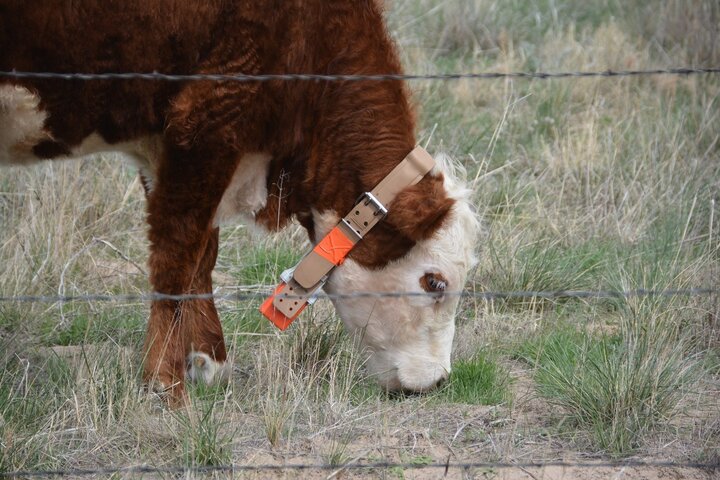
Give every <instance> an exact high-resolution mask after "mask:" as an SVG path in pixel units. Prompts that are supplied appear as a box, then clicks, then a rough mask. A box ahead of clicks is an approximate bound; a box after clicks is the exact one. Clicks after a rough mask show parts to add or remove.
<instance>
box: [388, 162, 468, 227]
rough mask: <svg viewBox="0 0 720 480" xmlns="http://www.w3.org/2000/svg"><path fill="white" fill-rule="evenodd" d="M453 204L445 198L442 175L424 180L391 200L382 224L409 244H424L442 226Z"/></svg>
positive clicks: (449, 199) (451, 200)
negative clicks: (410, 242) (403, 236)
mask: <svg viewBox="0 0 720 480" xmlns="http://www.w3.org/2000/svg"><path fill="white" fill-rule="evenodd" d="M454 203H455V200H453V199H452V198H449V197H448V196H447V192H446V191H445V187H444V186H443V178H442V175H438V176H434V177H429V176H428V177H425V178H424V179H423V180H422V181H420V183H418V184H417V185H414V186H412V187H408V188H406V189H404V190H403V191H402V192H400V193H399V194H398V196H397V197H395V200H393V201H392V202H391V203H390V208H389V210H390V211H389V213H388V217H387V219H386V221H387V222H388V223H389V224H391V225H392V226H394V227H395V228H397V229H398V231H399V232H400V233H402V234H403V235H405V236H406V237H408V238H410V239H411V240H414V241H419V240H424V239H426V238H429V237H430V236H432V235H433V234H434V233H435V232H436V231H437V229H438V228H440V227H441V226H442V223H443V221H444V220H445V219H446V218H447V216H448V212H450V209H451V208H452V206H453V204H454Z"/></svg>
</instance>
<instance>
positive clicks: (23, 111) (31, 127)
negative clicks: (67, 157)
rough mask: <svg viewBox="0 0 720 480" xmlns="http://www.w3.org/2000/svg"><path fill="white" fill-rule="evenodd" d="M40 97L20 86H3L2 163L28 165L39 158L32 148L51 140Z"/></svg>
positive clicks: (0, 107)
mask: <svg viewBox="0 0 720 480" xmlns="http://www.w3.org/2000/svg"><path fill="white" fill-rule="evenodd" d="M46 118H47V114H46V113H45V112H44V111H42V110H40V97H38V96H37V95H35V94H34V93H32V92H31V91H30V90H28V89H27V88H24V87H20V86H17V85H0V164H3V163H4V164H19V165H23V164H29V163H32V162H36V161H38V160H39V159H38V158H37V157H36V156H35V155H34V154H33V147H34V146H35V145H37V144H38V143H39V142H41V141H43V140H51V139H52V137H51V136H50V134H49V133H48V132H47V131H45V128H44V127H45V119H46Z"/></svg>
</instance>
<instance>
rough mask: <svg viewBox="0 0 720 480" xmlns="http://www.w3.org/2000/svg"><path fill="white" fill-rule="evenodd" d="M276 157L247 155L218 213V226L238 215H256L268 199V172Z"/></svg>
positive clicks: (233, 178) (260, 154) (236, 171)
mask: <svg viewBox="0 0 720 480" xmlns="http://www.w3.org/2000/svg"><path fill="white" fill-rule="evenodd" d="M271 158H272V157H270V155H268V154H267V153H250V154H247V155H245V156H243V157H242V158H241V159H240V162H239V163H238V167H237V169H236V170H235V173H234V174H233V177H232V180H230V185H228V187H227V189H226V190H225V193H224V194H223V197H222V200H221V201H220V205H219V206H218V209H217V212H216V213H215V220H214V223H215V226H218V225H222V224H227V223H230V222H232V221H234V220H237V219H238V217H240V218H243V217H244V218H245V219H251V220H252V219H253V218H254V216H255V213H256V212H257V211H258V210H260V209H261V208H263V207H264V206H265V205H266V203H267V174H268V168H269V167H270V160H271Z"/></svg>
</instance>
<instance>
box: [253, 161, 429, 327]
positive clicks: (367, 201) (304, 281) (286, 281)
mask: <svg viewBox="0 0 720 480" xmlns="http://www.w3.org/2000/svg"><path fill="white" fill-rule="evenodd" d="M434 166H435V161H434V160H433V158H432V157H431V156H430V154H429V153H428V152H426V151H425V149H424V148H422V147H416V148H415V149H414V150H413V151H412V152H410V153H409V154H408V156H407V157H405V159H404V160H403V161H402V162H400V164H399V165H398V166H397V167H395V168H394V169H393V171H392V172H390V173H389V174H388V176H387V177H385V178H384V179H383V180H382V181H381V182H380V183H379V184H378V185H377V186H376V187H375V188H374V189H373V190H372V191H370V192H365V193H363V194H362V195H361V196H360V198H359V199H358V201H357V203H356V204H355V206H354V207H353V209H352V210H351V211H350V213H348V214H347V215H345V218H343V219H342V220H340V223H338V224H337V225H336V226H335V227H334V228H333V229H332V230H330V233H328V234H327V235H326V236H325V237H324V238H323V239H322V240H320V242H319V243H318V244H317V245H315V248H313V250H312V251H311V252H310V253H308V254H307V255H306V256H305V257H304V258H303V259H302V260H300V263H298V264H297V265H296V266H295V267H294V268H291V269H290V270H286V271H285V272H283V274H282V280H283V281H282V283H281V284H280V285H279V286H278V287H277V288H276V289H275V292H274V293H273V294H272V295H271V296H270V297H269V298H268V299H267V300H265V302H263V304H262V306H261V307H260V312H261V313H262V314H263V315H265V317H267V318H268V320H270V321H271V322H272V323H273V324H275V326H276V327H278V328H279V329H280V330H285V329H286V328H288V327H289V326H290V324H291V323H292V322H293V320H295V319H296V318H297V317H298V316H299V315H300V312H302V311H303V310H304V309H305V307H307V306H308V305H310V304H312V303H313V302H314V301H315V298H316V294H317V292H318V290H319V289H320V288H321V287H322V286H323V285H324V284H325V282H326V281H327V279H328V276H329V275H330V272H332V270H333V268H335V267H337V266H338V265H341V264H342V263H343V261H345V258H346V257H347V256H348V254H349V253H350V250H352V248H353V247H354V246H355V245H356V244H357V243H358V242H359V241H360V240H362V239H363V237H364V236H365V235H367V233H368V232H369V231H370V230H371V229H372V228H373V227H374V226H375V225H376V224H377V223H378V222H379V221H380V220H382V219H383V218H385V216H386V215H387V214H388V210H387V207H386V205H389V204H390V202H392V201H393V200H394V199H395V197H396V196H397V194H398V193H400V191H401V190H403V189H404V188H406V187H409V186H412V185H415V184H416V183H418V182H419V181H420V180H421V179H422V178H423V177H424V176H425V175H427V173H428V172H429V171H430V170H432V168H433V167H434Z"/></svg>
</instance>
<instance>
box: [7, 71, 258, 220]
mask: <svg viewBox="0 0 720 480" xmlns="http://www.w3.org/2000/svg"><path fill="white" fill-rule="evenodd" d="M46 118H47V113H46V112H44V111H43V110H41V109H40V98H39V97H38V96H37V95H36V94H34V93H32V92H31V91H29V90H28V89H26V88H24V87H21V86H16V85H0V165H2V164H6V165H8V164H17V165H27V164H30V163H34V162H37V161H40V160H42V159H41V158H38V157H37V156H36V155H35V154H34V153H33V147H35V145H37V144H39V143H41V142H44V141H52V140H53V138H52V135H51V134H50V133H49V132H48V131H47V130H46V129H45V128H44V125H45V120H46ZM104 152H119V153H123V154H125V156H126V157H127V158H129V159H130V160H131V161H132V163H133V164H135V166H136V167H137V168H138V170H139V171H140V174H141V175H142V177H143V181H144V182H145V187H146V188H147V189H148V190H149V191H152V189H153V187H154V185H155V183H156V181H157V180H156V170H157V165H158V159H159V158H161V157H162V155H163V146H162V137H160V136H159V135H155V136H146V137H141V138H138V139H135V140H132V141H126V142H121V143H115V144H112V145H109V144H107V143H106V142H105V141H104V140H103V139H102V137H100V135H98V134H92V135H90V136H88V137H87V138H86V139H85V140H84V141H83V142H82V143H81V144H80V145H78V146H76V147H73V148H72V149H71V154H70V155H69V156H70V157H77V158H79V157H85V156H88V155H96V154H98V153H104ZM270 159H271V157H270V155H269V154H266V153H249V154H246V155H244V156H243V158H241V159H240V162H239V163H238V167H237V169H236V171H235V173H234V174H233V177H232V180H231V181H230V184H229V186H228V188H227V189H226V190H225V193H224V194H223V197H222V201H221V202H220V205H219V206H218V209H217V212H216V214H215V218H214V224H215V225H220V224H225V223H229V222H232V221H236V220H239V219H246V220H247V219H254V216H255V213H256V212H257V211H258V210H260V209H262V208H263V207H264V206H265V204H266V203H267V174H268V168H269V165H270Z"/></svg>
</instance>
